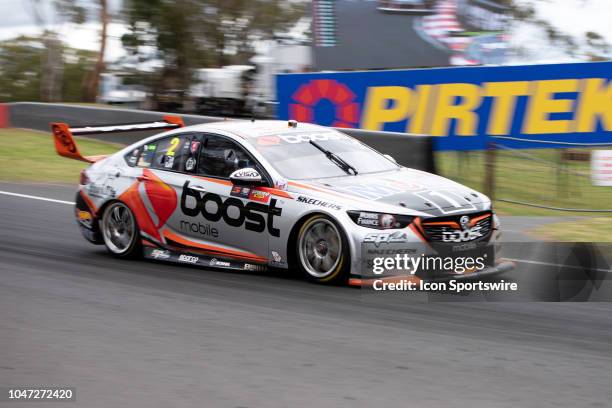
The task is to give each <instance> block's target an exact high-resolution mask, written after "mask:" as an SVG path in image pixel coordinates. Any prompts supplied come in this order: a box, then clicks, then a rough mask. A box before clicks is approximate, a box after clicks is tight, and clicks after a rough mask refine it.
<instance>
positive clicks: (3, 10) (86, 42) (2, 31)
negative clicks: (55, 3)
mask: <svg viewBox="0 0 612 408" xmlns="http://www.w3.org/2000/svg"><path fill="white" fill-rule="evenodd" d="M81 2H82V3H83V4H84V5H87V4H88V3H89V4H91V6H90V10H92V12H94V13H95V10H96V9H95V3H96V2H95V1H94V0H81ZM35 3H39V6H38V8H39V10H40V13H41V15H42V16H43V18H44V20H45V21H46V25H47V26H48V27H49V28H53V29H55V30H56V31H57V32H59V33H60V38H62V39H63V40H64V41H65V42H67V43H68V45H70V46H71V47H74V48H82V49H87V50H97V49H98V48H99V31H100V25H99V24H97V23H95V22H93V21H92V22H87V23H85V24H82V25H75V24H70V23H65V22H64V23H62V22H61V21H58V20H57V18H55V17H54V13H53V8H52V7H51V0H38V1H35V0H0V15H1V16H5V17H4V18H3V19H0V40H6V39H10V38H14V37H17V36H19V35H37V34H40V32H41V27H40V26H38V25H37V24H36V21H35V18H34V12H33V9H32V7H33V5H34V4H35ZM108 3H109V9H110V13H111V14H118V13H119V12H120V11H121V0H108ZM6 16H9V17H8V18H7V17H6ZM108 32H109V37H108V46H107V52H106V60H108V61H114V60H117V59H118V58H120V57H121V56H123V55H125V52H124V51H123V48H122V46H121V36H122V35H123V34H124V33H125V32H126V27H125V25H123V24H120V23H111V24H110V25H109V30H108Z"/></svg>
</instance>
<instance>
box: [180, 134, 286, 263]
mask: <svg viewBox="0 0 612 408" xmlns="http://www.w3.org/2000/svg"><path fill="white" fill-rule="evenodd" d="M201 142H202V143H201V146H200V153H199V156H198V160H197V170H196V175H195V176H193V177H190V178H189V179H188V180H186V181H185V183H184V185H183V190H182V195H181V200H180V208H181V213H182V216H183V219H182V222H181V225H180V228H181V231H182V232H183V233H186V234H189V235H190V236H191V237H192V238H193V239H196V240H199V241H206V242H211V243H214V244H215V247H214V248H213V250H215V251H217V253H218V254H219V256H220V257H223V255H224V254H226V255H228V256H229V257H231V256H237V257H243V258H245V259H247V260H251V261H253V262H260V263H264V262H265V260H266V259H267V253H268V234H269V233H270V232H269V231H270V226H272V229H271V231H272V232H274V224H273V223H274V220H273V218H274V215H273V213H274V208H272V210H271V203H270V196H269V194H267V193H264V192H262V191H261V190H258V188H256V187H254V186H234V185H232V182H231V181H230V178H229V176H230V174H231V173H232V172H234V171H235V170H238V169H241V168H247V167H253V168H255V169H257V170H258V171H260V174H265V173H264V172H263V169H262V168H261V166H260V165H259V164H258V163H257V162H256V161H255V160H254V159H253V157H252V156H251V155H250V154H249V153H248V152H247V151H246V149H245V148H244V147H243V146H241V145H240V144H238V143H237V142H236V141H234V140H232V139H231V138H228V137H225V136H221V135H216V134H203V135H201ZM265 177H267V176H265ZM271 213H272V214H271ZM270 221H272V225H270Z"/></svg>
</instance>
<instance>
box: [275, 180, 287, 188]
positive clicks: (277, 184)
mask: <svg viewBox="0 0 612 408" xmlns="http://www.w3.org/2000/svg"><path fill="white" fill-rule="evenodd" d="M274 188H277V189H279V190H286V189H287V180H285V179H280V180H276V182H275V183H274Z"/></svg>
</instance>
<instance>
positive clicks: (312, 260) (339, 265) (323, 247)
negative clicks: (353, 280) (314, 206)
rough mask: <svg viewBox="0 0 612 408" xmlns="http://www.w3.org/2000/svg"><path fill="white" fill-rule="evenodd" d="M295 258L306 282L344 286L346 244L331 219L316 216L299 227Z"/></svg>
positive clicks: (324, 216)
mask: <svg viewBox="0 0 612 408" xmlns="http://www.w3.org/2000/svg"><path fill="white" fill-rule="evenodd" d="M295 254H296V257H295V258H296V261H297V264H298V266H299V268H300V271H301V272H302V274H303V275H304V276H305V277H306V279H308V280H309V281H312V282H316V283H325V284H333V285H341V284H346V282H347V279H348V274H349V269H350V264H351V262H350V253H349V247H348V240H347V238H346V235H345V234H344V231H343V230H342V229H341V228H340V227H339V226H338V224H337V223H336V222H335V221H334V220H332V219H331V218H330V217H328V216H326V215H323V214H317V215H313V216H312V217H310V218H308V219H307V220H306V221H305V222H304V223H303V224H302V226H301V227H300V229H299V231H298V234H297V240H296V248H295Z"/></svg>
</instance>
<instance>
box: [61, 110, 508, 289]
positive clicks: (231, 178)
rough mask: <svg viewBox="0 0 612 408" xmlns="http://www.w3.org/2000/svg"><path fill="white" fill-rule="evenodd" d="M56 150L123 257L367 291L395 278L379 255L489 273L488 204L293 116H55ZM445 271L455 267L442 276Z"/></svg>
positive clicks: (492, 249)
mask: <svg viewBox="0 0 612 408" xmlns="http://www.w3.org/2000/svg"><path fill="white" fill-rule="evenodd" d="M148 129H160V130H165V132H163V133H160V134H158V135H155V136H152V137H148V138H146V139H143V140H141V141H139V142H137V143H135V144H132V145H130V146H128V147H126V148H124V149H122V150H120V151H119V152H117V153H115V154H112V155H110V156H83V155H81V153H80V152H79V150H78V147H77V145H76V142H75V139H74V137H73V136H78V135H87V134H94V133H107V132H128V131H142V130H148ZM52 132H53V135H54V140H55V147H56V150H57V152H58V153H59V154H60V155H62V156H65V157H68V158H72V159H77V160H82V161H86V162H89V163H91V165H90V166H89V167H88V168H87V169H85V170H83V171H82V173H81V178H80V187H79V191H78V193H77V197H76V206H75V215H76V219H77V223H78V225H79V228H80V230H81V232H82V234H83V236H84V237H85V238H86V239H87V240H89V241H91V242H93V243H95V244H104V245H105V246H106V247H107V249H108V250H109V251H110V252H111V253H112V254H113V255H115V256H118V257H136V256H144V257H145V258H148V259H155V260H159V261H169V262H177V263H185V264H192V265H200V266H205V267H213V268H221V269H240V270H247V271H262V270H265V269H267V268H270V267H274V268H281V269H288V268H291V267H294V266H295V267H297V268H299V269H300V270H301V271H302V273H303V274H304V275H305V277H307V278H308V279H310V280H313V281H316V282H323V283H349V284H352V285H365V284H367V283H368V282H370V281H371V280H372V279H375V278H376V279H378V278H389V279H393V278H396V275H393V271H387V272H385V274H383V275H381V274H380V273H379V272H375V271H373V270H372V264H373V262H374V259H375V258H377V257H392V256H396V255H400V254H402V255H403V254H409V255H412V256H434V255H436V254H438V255H439V254H441V253H443V252H445V251H450V253H451V254H452V256H455V257H457V256H466V255H468V254H471V255H474V254H479V255H482V254H485V258H486V262H485V264H486V265H484V267H483V268H479V269H477V270H475V269H473V268H472V269H470V270H467V271H465V270H463V271H460V272H450V273H449V272H448V271H446V272H441V271H434V273H433V274H421V273H419V272H416V273H415V275H414V277H416V278H417V279H446V278H448V277H449V276H454V277H457V278H464V277H476V276H482V275H487V274H495V273H499V272H503V271H506V270H508V269H510V268H511V264H509V263H507V262H503V261H502V260H500V259H499V258H498V253H497V249H498V245H497V242H498V240H499V235H500V232H499V221H498V219H497V217H496V216H495V215H494V213H493V211H492V208H491V202H490V200H489V199H488V198H487V197H486V196H484V195H483V194H480V193H479V192H477V191H474V190H472V189H469V188H467V187H465V186H462V185H460V184H457V183H455V182H453V181H450V180H448V179H445V178H442V177H439V176H436V175H433V174H430V173H426V172H423V171H418V170H414V169H409V168H405V167H402V166H399V165H398V164H396V162H395V160H393V158H391V157H390V156H386V155H382V154H380V153H378V152H376V151H375V150H373V149H371V148H370V147H368V146H367V145H365V144H363V143H361V142H359V141H357V140H355V139H353V138H351V137H349V136H347V135H345V134H343V133H341V132H339V131H336V130H333V129H330V128H325V127H321V126H317V125H311V124H304V123H299V124H298V123H297V122H295V121H289V122H284V121H223V122H217V123H209V124H202V125H195V126H188V127H185V126H184V125H183V122H182V120H181V119H180V118H178V117H172V116H166V117H164V120H161V121H158V122H151V123H132V124H121V125H107V126H86V127H79V128H70V127H69V125H67V124H64V123H54V124H52ZM449 274H450V275H449Z"/></svg>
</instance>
